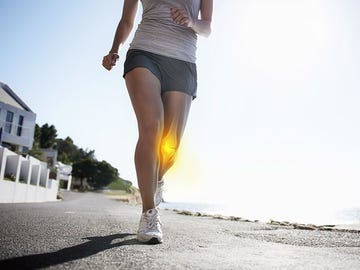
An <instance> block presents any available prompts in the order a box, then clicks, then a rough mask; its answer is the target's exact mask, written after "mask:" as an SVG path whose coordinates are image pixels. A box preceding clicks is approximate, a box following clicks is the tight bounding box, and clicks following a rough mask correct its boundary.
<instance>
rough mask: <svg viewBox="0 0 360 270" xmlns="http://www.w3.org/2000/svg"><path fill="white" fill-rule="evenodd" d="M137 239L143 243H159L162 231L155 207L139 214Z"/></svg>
mask: <svg viewBox="0 0 360 270" xmlns="http://www.w3.org/2000/svg"><path fill="white" fill-rule="evenodd" d="M136 238H137V240H138V241H140V242H143V243H149V244H160V243H161V242H162V231H161V223H160V217H159V211H158V210H157V209H156V208H153V209H150V210H147V211H146V212H145V213H143V214H142V215H141V219H140V224H139V230H138V232H137V236H136Z"/></svg>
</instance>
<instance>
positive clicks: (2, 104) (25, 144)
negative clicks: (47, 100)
mask: <svg viewBox="0 0 360 270" xmlns="http://www.w3.org/2000/svg"><path fill="white" fill-rule="evenodd" d="M35 121H36V114H35V113H34V112H32V111H31V109H30V108H29V107H28V106H27V105H26V104H25V103H24V102H23V101H22V100H21V99H20V98H19V97H18V96H17V95H16V94H15V93H14V91H13V90H12V89H11V88H10V87H9V86H8V85H6V84H5V83H3V82H0V145H3V146H5V147H9V148H10V149H12V150H14V151H16V152H20V153H26V152H28V150H29V149H31V147H32V145H33V141H34V132H35V123H36V122H35Z"/></svg>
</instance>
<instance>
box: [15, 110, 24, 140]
mask: <svg viewBox="0 0 360 270" xmlns="http://www.w3.org/2000/svg"><path fill="white" fill-rule="evenodd" d="M23 124H24V116H22V115H20V116H19V122H18V127H17V131H16V135H18V136H21V133H22V129H23Z"/></svg>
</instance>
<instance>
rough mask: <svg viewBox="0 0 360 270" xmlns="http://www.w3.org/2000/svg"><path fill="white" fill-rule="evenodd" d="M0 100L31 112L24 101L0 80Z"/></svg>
mask: <svg viewBox="0 0 360 270" xmlns="http://www.w3.org/2000/svg"><path fill="white" fill-rule="evenodd" d="M0 102H4V103H7V104H10V105H12V106H15V107H18V108H20V109H23V110H25V111H28V112H33V111H32V110H31V109H30V108H29V106H27V105H26V104H25V102H24V101H22V100H21V98H19V96H18V95H16V94H15V92H14V91H13V90H12V89H11V88H10V87H9V86H8V85H7V84H5V83H3V82H0Z"/></svg>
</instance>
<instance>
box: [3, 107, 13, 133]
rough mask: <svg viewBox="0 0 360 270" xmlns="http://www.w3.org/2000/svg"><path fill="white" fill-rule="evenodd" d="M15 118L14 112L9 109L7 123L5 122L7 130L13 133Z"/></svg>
mask: <svg viewBox="0 0 360 270" xmlns="http://www.w3.org/2000/svg"><path fill="white" fill-rule="evenodd" d="M13 119H14V113H13V112H10V111H7V114H6V123H5V132H7V133H11V129H12V122H13Z"/></svg>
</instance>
